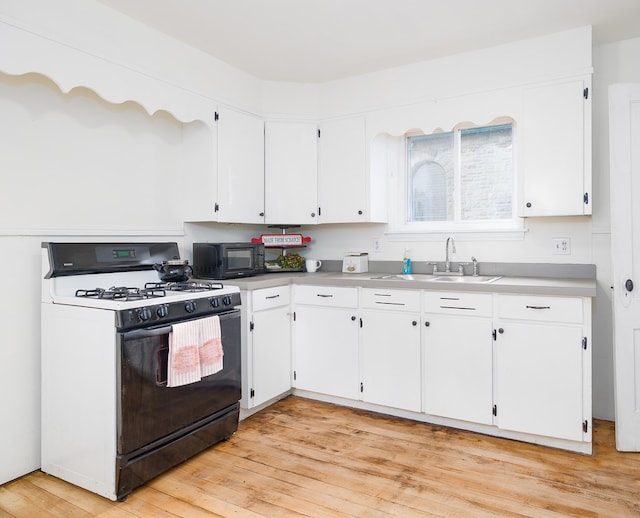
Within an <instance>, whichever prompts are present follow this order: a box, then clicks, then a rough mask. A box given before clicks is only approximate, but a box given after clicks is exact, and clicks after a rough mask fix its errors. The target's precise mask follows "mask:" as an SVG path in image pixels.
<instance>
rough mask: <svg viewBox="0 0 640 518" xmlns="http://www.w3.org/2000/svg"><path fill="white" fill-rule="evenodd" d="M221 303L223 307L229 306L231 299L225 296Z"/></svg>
mask: <svg viewBox="0 0 640 518" xmlns="http://www.w3.org/2000/svg"><path fill="white" fill-rule="evenodd" d="M222 303H223V304H224V305H225V306H230V305H231V297H230V296H229V295H225V296H224V297H222Z"/></svg>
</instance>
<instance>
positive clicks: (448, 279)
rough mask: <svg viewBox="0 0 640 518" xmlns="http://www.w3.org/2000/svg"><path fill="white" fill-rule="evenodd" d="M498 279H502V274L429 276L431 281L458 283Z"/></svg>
mask: <svg viewBox="0 0 640 518" xmlns="http://www.w3.org/2000/svg"><path fill="white" fill-rule="evenodd" d="M498 279H502V276H486V275H476V276H475V277H474V276H473V275H464V276H462V275H461V276H456V275H452V276H448V275H439V276H437V277H432V278H431V280H432V281H433V282H459V283H460V284H485V283H488V282H493V281H497V280H498Z"/></svg>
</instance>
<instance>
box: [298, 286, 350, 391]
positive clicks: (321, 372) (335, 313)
mask: <svg viewBox="0 0 640 518" xmlns="http://www.w3.org/2000/svg"><path fill="white" fill-rule="evenodd" d="M294 293H295V295H294V300H295V321H294V339H295V377H294V382H293V383H294V386H295V387H296V388H297V389H300V390H308V391H311V392H318V393H321V394H326V395H330V396H337V397H343V398H349V399H358V396H359V375H358V372H359V370H358V317H357V314H358V289H357V288H341V287H331V286H329V287H325V286H295V288H294Z"/></svg>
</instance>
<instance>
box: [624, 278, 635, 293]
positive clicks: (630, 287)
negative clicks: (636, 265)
mask: <svg viewBox="0 0 640 518" xmlns="http://www.w3.org/2000/svg"><path fill="white" fill-rule="evenodd" d="M624 287H625V289H626V290H627V291H633V281H632V280H631V279H627V280H626V281H625V283H624Z"/></svg>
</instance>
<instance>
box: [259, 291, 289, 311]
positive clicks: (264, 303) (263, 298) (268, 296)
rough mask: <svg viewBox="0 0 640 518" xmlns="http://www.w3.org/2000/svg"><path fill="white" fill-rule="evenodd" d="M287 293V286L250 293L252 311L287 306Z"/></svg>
mask: <svg viewBox="0 0 640 518" xmlns="http://www.w3.org/2000/svg"><path fill="white" fill-rule="evenodd" d="M289 293H290V289H289V285H287V286H276V287H274V288H264V289H261V290H255V291H252V292H251V302H252V303H253V311H260V310H263V309H269V308H277V307H280V306H288V305H289V303H290V302H291V296H290V295H289Z"/></svg>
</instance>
